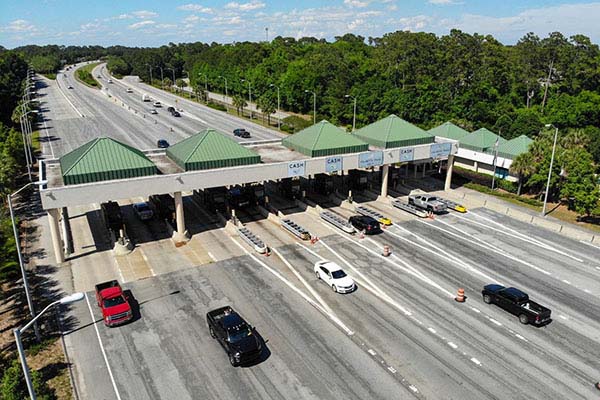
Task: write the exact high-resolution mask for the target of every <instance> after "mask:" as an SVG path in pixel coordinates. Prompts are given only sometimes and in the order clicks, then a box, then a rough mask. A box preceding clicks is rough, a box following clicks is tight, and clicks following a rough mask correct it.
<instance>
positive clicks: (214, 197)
mask: <svg viewBox="0 0 600 400" xmlns="http://www.w3.org/2000/svg"><path fill="white" fill-rule="evenodd" d="M194 197H195V198H196V199H197V200H198V202H199V203H200V204H201V205H202V206H203V207H204V208H205V209H207V210H209V211H218V212H226V211H227V189H226V188H225V187H224V186H221V187H216V188H209V189H204V190H194Z"/></svg>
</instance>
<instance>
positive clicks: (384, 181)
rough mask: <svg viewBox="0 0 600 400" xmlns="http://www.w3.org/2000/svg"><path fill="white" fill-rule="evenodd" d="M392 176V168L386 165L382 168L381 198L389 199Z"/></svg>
mask: <svg viewBox="0 0 600 400" xmlns="http://www.w3.org/2000/svg"><path fill="white" fill-rule="evenodd" d="M389 174H390V166H389V165H387V164H386V165H384V166H382V167H381V197H383V198H385V197H387V193H388V177H389Z"/></svg>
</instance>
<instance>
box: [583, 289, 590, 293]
mask: <svg viewBox="0 0 600 400" xmlns="http://www.w3.org/2000/svg"><path fill="white" fill-rule="evenodd" d="M583 291H584V292H586V293H587V294H591V293H592V292H591V291H590V290H589V289H583Z"/></svg>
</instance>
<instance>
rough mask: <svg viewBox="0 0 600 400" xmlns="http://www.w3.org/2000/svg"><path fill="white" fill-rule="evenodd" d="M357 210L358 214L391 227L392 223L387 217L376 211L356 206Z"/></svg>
mask: <svg viewBox="0 0 600 400" xmlns="http://www.w3.org/2000/svg"><path fill="white" fill-rule="evenodd" d="M354 209H355V210H356V212H357V213H359V214H361V215H364V216H367V217H371V218H374V219H376V220H377V222H379V223H380V224H383V225H391V224H392V221H391V220H390V219H389V218H387V217H385V216H384V215H383V214H381V213H378V212H377V211H375V210H371V209H370V208H367V207H365V206H356V207H355V208H354Z"/></svg>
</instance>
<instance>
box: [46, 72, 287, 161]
mask: <svg viewBox="0 0 600 400" xmlns="http://www.w3.org/2000/svg"><path fill="white" fill-rule="evenodd" d="M99 69H101V67H98V68H97V69H96V71H95V72H94V73H95V75H94V76H96V75H97V73H98V70H99ZM73 74H74V71H73V70H70V71H64V72H61V73H59V74H57V78H56V80H49V79H45V78H43V77H40V78H39V79H38V82H37V83H36V90H37V94H38V97H37V98H38V100H39V102H40V109H41V113H40V114H41V116H42V120H41V124H40V126H39V129H40V131H41V134H40V136H41V138H42V151H43V154H44V156H45V157H46V158H58V157H60V156H62V155H64V154H66V153H68V152H70V151H72V150H73V149H75V148H77V147H79V146H81V145H83V144H85V143H87V142H88V141H90V140H92V139H94V138H97V137H102V136H107V137H111V138H114V139H116V140H119V141H121V142H123V143H126V144H128V145H131V146H134V147H136V148H139V149H142V150H146V149H152V148H156V142H157V140H158V139H166V140H167V141H169V142H170V143H171V144H173V143H176V142H178V141H181V140H183V139H185V138H187V137H189V136H191V135H193V134H194V133H197V132H199V131H201V130H203V129H205V128H207V127H212V128H215V129H218V130H221V131H222V132H223V133H224V134H227V135H229V134H230V133H231V132H232V130H233V129H235V128H237V127H246V128H247V129H249V130H250V131H251V132H253V133H255V134H254V137H253V138H252V139H253V140H257V139H273V138H277V137H279V136H278V135H279V134H278V133H277V132H275V131H271V130H268V129H266V128H262V127H258V125H255V124H252V123H250V122H246V121H243V120H239V121H240V122H239V123H238V119H237V118H236V117H234V116H231V115H227V114H225V113H222V112H220V111H216V110H212V109H210V108H206V107H203V106H200V105H198V110H199V111H194V113H193V114H194V115H192V113H188V112H186V111H184V112H183V113H182V116H181V117H180V118H175V117H172V116H171V115H170V114H169V113H168V112H167V111H166V108H163V109H159V114H158V115H150V114H148V113H145V112H143V111H148V109H149V108H150V107H149V106H148V103H143V102H142V101H141V94H139V93H138V92H135V93H134V94H128V93H126V92H125V89H126V87H127V85H122V84H121V83H120V82H119V81H118V80H114V81H115V83H114V84H108V83H107V80H106V79H100V82H101V83H102V84H103V85H106V86H107V87H108V88H109V90H108V93H107V92H106V90H100V89H94V88H90V87H88V86H86V85H84V84H82V83H81V82H79V81H77V80H76V79H75V78H74V76H73ZM69 85H70V86H71V87H73V89H68V86H69ZM116 88H121V89H122V90H119V89H116ZM135 90H137V89H135ZM113 93H114V95H113ZM108 94H110V95H111V96H112V97H109V96H108ZM138 94H139V95H138ZM157 97H158V96H157ZM164 102H165V104H167V105H168V104H169V101H168V99H167V98H165V100H164ZM191 109H193V107H192V108H190V110H191ZM136 110H139V111H138V112H137V113H136V112H135V111H136ZM206 110H208V111H206ZM205 111H206V116H205V115H204V112H205ZM213 114H215V115H217V116H216V117H215V116H213ZM205 118H206V119H205ZM44 122H45V125H44ZM213 123H214V124H213ZM255 126H256V127H258V128H255ZM230 137H232V138H233V134H231V136H230ZM238 139H239V138H238ZM239 141H241V139H239Z"/></svg>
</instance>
